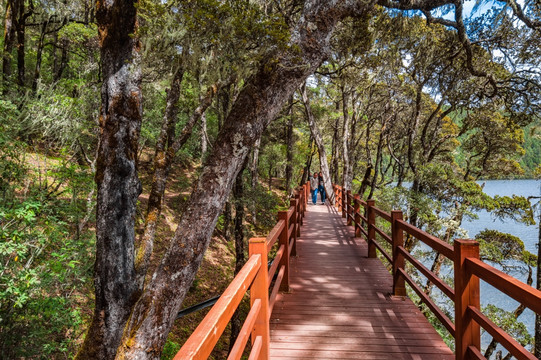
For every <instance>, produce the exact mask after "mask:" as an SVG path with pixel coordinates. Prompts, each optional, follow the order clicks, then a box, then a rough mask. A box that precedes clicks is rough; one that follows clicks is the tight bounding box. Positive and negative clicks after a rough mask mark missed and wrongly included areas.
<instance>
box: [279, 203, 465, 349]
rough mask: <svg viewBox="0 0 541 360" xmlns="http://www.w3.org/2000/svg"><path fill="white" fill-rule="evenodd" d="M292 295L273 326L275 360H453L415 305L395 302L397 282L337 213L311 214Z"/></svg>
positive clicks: (318, 209) (313, 209) (317, 209)
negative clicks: (393, 285) (394, 290)
mask: <svg viewBox="0 0 541 360" xmlns="http://www.w3.org/2000/svg"><path fill="white" fill-rule="evenodd" d="M306 215H307V216H306V218H305V222H304V226H303V228H302V236H301V237H300V238H299V239H298V243H297V254H298V257H297V258H294V259H293V260H292V265H291V266H292V267H291V272H290V282H291V286H290V287H291V291H290V293H285V294H279V295H278V297H277V300H276V304H275V306H274V310H273V313H272V318H271V359H318V360H325V359H366V360H370V359H393V360H402V359H404V360H406V359H414V360H422V359H427V360H437V359H444V360H452V359H454V355H453V353H452V351H451V350H450V349H449V348H448V347H447V346H446V345H445V343H444V342H443V340H442V339H441V337H440V336H439V335H438V334H437V333H436V331H435V330H434V328H433V327H432V326H431V325H430V324H429V323H428V321H427V320H426V319H425V317H424V316H423V315H422V314H421V312H420V311H419V310H418V309H417V307H416V306H415V305H414V304H413V303H412V302H411V301H410V300H409V299H397V298H391V297H390V296H389V293H390V291H391V288H392V278H391V275H390V274H389V272H388V271H387V270H386V269H385V267H384V266H383V264H382V263H381V262H380V261H379V260H378V259H368V258H367V257H366V256H367V245H366V243H365V242H364V241H363V240H361V239H360V238H355V237H354V233H353V228H352V227H346V226H344V224H345V222H344V220H343V219H342V218H341V216H340V214H338V213H337V212H336V210H335V209H334V208H333V207H331V206H322V205H313V206H309V209H308V212H307V213H306Z"/></svg>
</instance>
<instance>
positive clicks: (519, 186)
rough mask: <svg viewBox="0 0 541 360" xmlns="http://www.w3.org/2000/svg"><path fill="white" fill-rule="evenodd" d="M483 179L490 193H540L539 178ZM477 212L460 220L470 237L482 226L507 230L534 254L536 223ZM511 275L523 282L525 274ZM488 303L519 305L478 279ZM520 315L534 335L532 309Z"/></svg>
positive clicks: (503, 306)
mask: <svg viewBox="0 0 541 360" xmlns="http://www.w3.org/2000/svg"><path fill="white" fill-rule="evenodd" d="M483 182H484V183H485V187H484V188H483V191H484V192H485V193H486V194H487V195H491V196H494V195H500V196H504V195H507V196H512V195H520V196H525V197H528V196H540V195H541V181H539V180H487V181H483ZM483 182H480V183H481V184H482V183H483ZM478 216H479V219H476V220H471V221H468V222H464V223H463V224H462V227H463V228H464V229H466V230H467V231H468V233H469V234H468V235H469V237H470V238H474V237H475V235H476V234H477V233H479V232H480V231H482V230H484V229H493V230H498V231H501V232H506V233H509V234H511V235H515V236H517V237H519V238H520V239H521V240H522V241H523V242H524V246H525V248H526V250H528V251H530V252H531V253H533V254H535V255H537V242H538V231H539V230H538V228H537V226H538V225H530V226H527V225H525V224H521V223H517V222H514V221H512V220H504V221H501V220H497V219H494V218H493V217H491V216H490V214H488V213H487V212H486V211H481V212H479V213H478ZM538 219H539V217H538V216H536V221H538ZM511 275H512V276H515V277H516V278H518V279H520V280H521V281H523V282H526V277H527V274H523V273H520V272H515V273H511ZM534 281H535V274H534ZM533 286H535V282H534V283H533ZM489 303H490V304H494V305H496V306H498V307H500V308H503V309H506V310H514V309H515V308H516V307H517V306H518V303H517V302H516V301H514V300H512V299H510V298H509V297H508V296H507V295H505V294H503V293H501V292H500V291H498V290H496V289H494V288H493V287H492V286H490V285H488V284H486V283H483V282H481V304H482V305H487V304H489ZM519 319H520V320H521V321H522V322H524V323H525V324H526V326H527V327H528V330H529V331H530V334H532V335H533V328H534V314H533V312H532V311H530V310H526V311H525V312H524V313H523V314H522V315H521V316H520V318H519ZM483 340H484V341H483V342H485V341H490V337H487V339H485V337H484V339H483ZM504 354H505V353H504Z"/></svg>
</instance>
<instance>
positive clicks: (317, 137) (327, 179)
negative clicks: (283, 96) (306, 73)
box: [301, 83, 334, 204]
mask: <svg viewBox="0 0 541 360" xmlns="http://www.w3.org/2000/svg"><path fill="white" fill-rule="evenodd" d="M301 96H302V102H303V104H304V109H305V111H306V118H307V119H308V124H309V125H310V132H311V133H312V137H313V138H314V141H315V142H316V145H317V148H318V152H319V164H320V166H321V173H322V175H323V183H324V184H325V192H326V193H327V198H328V199H329V202H330V203H331V204H334V191H333V188H332V184H331V175H330V172H329V164H328V163H327V153H326V151H325V145H324V144H323V138H322V136H321V132H320V131H319V128H318V127H317V124H316V120H315V119H314V114H312V109H310V99H309V98H308V94H307V93H306V83H305V84H303V85H302V87H301Z"/></svg>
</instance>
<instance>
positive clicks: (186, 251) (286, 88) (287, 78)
mask: <svg viewBox="0 0 541 360" xmlns="http://www.w3.org/2000/svg"><path fill="white" fill-rule="evenodd" d="M363 9H364V8H363ZM361 10H362V9H361V6H360V3H359V2H356V1H355V2H348V1H345V0H342V1H338V0H336V1H326V0H313V1H307V2H306V3H305V5H304V9H303V13H302V15H301V16H300V19H299V21H298V23H297V25H296V26H295V28H294V29H293V30H292V36H291V47H290V48H289V50H286V51H282V52H280V53H272V54H269V56H268V57H266V58H265V59H266V60H265V61H263V62H262V64H261V67H260V68H259V70H258V71H257V73H256V74H255V75H254V76H252V77H251V78H249V79H248V80H247V81H246V85H245V86H244V88H243V89H242V91H241V92H240V93H239V95H238V97H237V100H236V101H235V104H234V105H233V108H232V109H231V112H230V113H229V115H228V117H227V119H226V121H225V123H224V126H223V127H222V129H221V131H220V133H219V134H218V137H217V139H216V142H215V144H214V146H213V148H212V150H211V153H210V154H209V156H208V158H207V160H206V161H205V164H204V165H203V168H202V172H201V175H200V178H199V180H198V182H197V185H196V186H195V187H194V190H193V192H192V194H191V196H190V198H189V200H188V201H187V204H186V208H185V211H184V212H183V214H182V216H181V218H180V221H179V224H178V228H177V230H176V232H175V235H174V237H173V239H172V241H171V245H170V247H169V248H168V250H167V252H166V254H165V256H164V258H163V259H162V261H161V263H160V265H159V267H158V268H157V269H156V271H155V273H154V274H153V276H152V277H151V280H150V281H149V283H148V285H147V286H146V287H145V291H144V293H143V295H142V296H141V297H140V299H139V301H138V302H137V304H136V305H135V307H134V309H133V311H132V315H131V317H130V321H129V322H128V324H127V326H126V327H125V330H124V334H123V340H122V348H121V349H119V352H118V355H117V358H119V359H122V358H136V359H159V357H160V353H161V349H162V347H163V345H164V343H165V340H166V338H167V334H168V331H169V329H170V328H171V326H172V324H173V321H174V319H175V318H176V314H177V312H178V310H179V308H180V306H181V304H182V301H183V299H184V297H185V295H186V292H187V291H188V289H189V287H190V285H191V283H192V282H193V279H194V276H195V273H196V271H197V269H198V267H199V265H200V263H201V260H202V258H203V254H204V252H205V250H206V249H207V247H208V244H209V242H210V237H211V234H212V231H213V229H214V227H215V225H216V221H217V219H218V215H219V214H220V212H221V209H222V207H223V204H224V202H225V199H226V198H227V196H228V195H229V193H230V191H231V187H232V183H233V180H234V178H235V177H236V175H237V173H238V172H239V171H240V169H241V167H242V164H243V162H244V158H245V157H246V156H247V155H248V153H249V151H250V149H251V147H252V146H253V145H254V143H255V141H256V139H258V138H259V137H261V134H262V132H263V131H264V129H265V128H266V127H267V125H268V124H269V122H270V121H271V120H272V119H274V118H275V117H276V115H277V114H278V112H279V111H280V110H281V108H282V107H283V105H284V104H285V102H286V101H287V99H288V98H289V97H290V96H291V95H292V94H293V92H294V91H295V89H296V88H298V87H299V86H300V85H301V83H302V82H304V80H305V79H306V78H307V77H308V75H309V74H311V73H313V72H314V71H315V69H316V68H317V67H318V66H319V65H320V64H321V62H322V61H323V60H324V59H325V57H326V55H327V52H328V50H329V49H330V45H329V39H330V34H331V32H332V30H333V29H334V26H335V25H336V23H337V22H338V21H339V20H341V19H342V18H344V17H345V16H348V15H352V14H353V13H360V12H361ZM273 51H276V50H273ZM327 176H328V174H327Z"/></svg>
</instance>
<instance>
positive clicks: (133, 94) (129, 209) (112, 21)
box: [77, 0, 142, 359]
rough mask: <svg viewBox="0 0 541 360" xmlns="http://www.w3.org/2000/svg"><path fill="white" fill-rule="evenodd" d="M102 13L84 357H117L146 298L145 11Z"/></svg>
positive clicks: (113, 8) (116, 4)
mask: <svg viewBox="0 0 541 360" xmlns="http://www.w3.org/2000/svg"><path fill="white" fill-rule="evenodd" d="M97 12H98V14H97V17H98V26H99V35H100V44H101V61H102V64H101V65H102V71H103V85H102V89H101V96H102V106H101V110H100V118H99V124H100V143H99V146H98V154H97V168H96V184H97V189H98V193H97V205H96V262H95V265H94V273H95V274H94V284H95V288H96V289H95V291H96V300H95V302H96V303H95V310H94V316H93V318H92V323H91V325H90V329H89V331H88V333H87V335H86V338H85V342H84V344H83V346H82V348H81V351H80V352H79V354H78V355H77V359H114V357H115V355H116V353H117V348H118V346H119V344H120V340H121V335H122V330H123V329H124V327H125V325H126V321H127V320H128V317H129V315H130V309H131V308H132V306H133V305H134V303H135V301H136V300H137V298H138V296H139V289H138V286H137V282H136V272H135V267H134V254H135V252H134V247H135V245H134V237H135V232H134V220H135V212H136V204H137V197H138V196H139V194H140V192H141V185H140V182H139V178H138V176H137V158H136V157H137V147H138V140H139V133H140V128H141V120H142V101H141V100H142V96H141V70H140V54H139V49H140V44H139V40H138V39H137V37H135V36H133V34H135V33H136V30H137V21H136V20H137V19H136V17H137V12H136V9H135V4H134V2H133V1H131V0H115V1H107V2H105V1H98V3H97ZM119 14H122V16H120V15H119Z"/></svg>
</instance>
